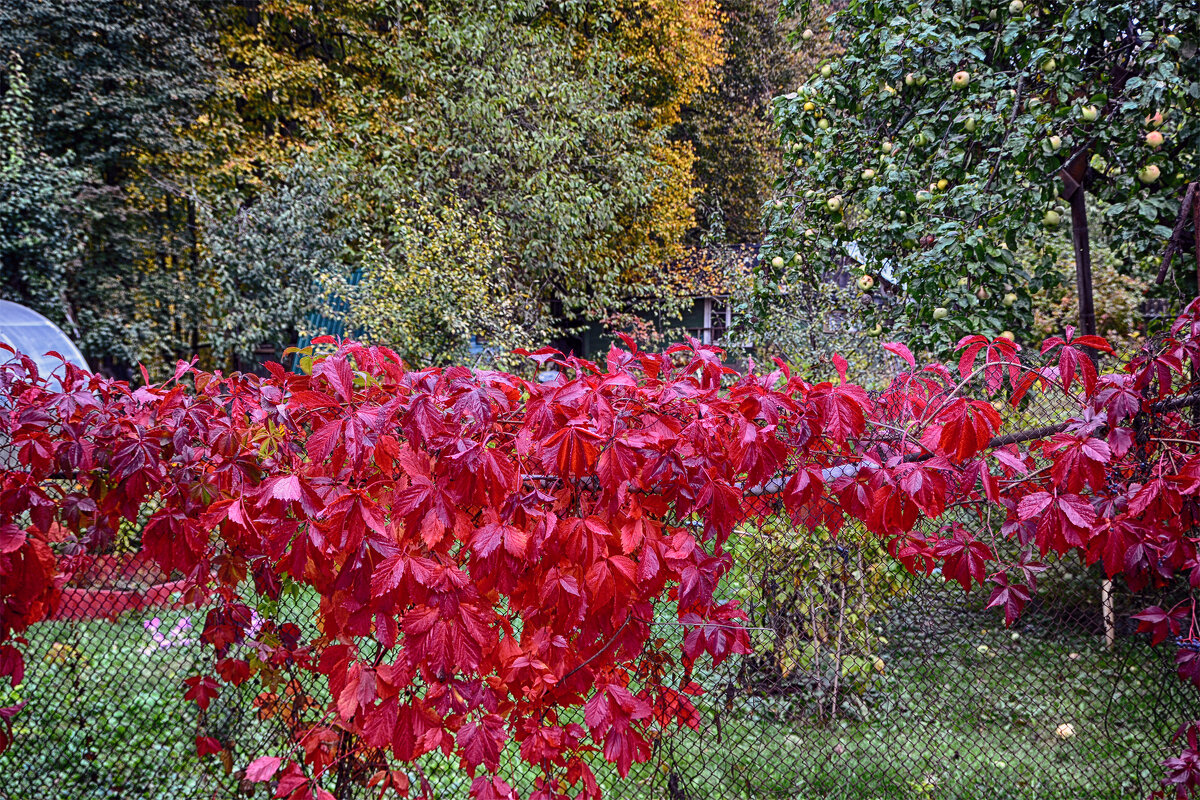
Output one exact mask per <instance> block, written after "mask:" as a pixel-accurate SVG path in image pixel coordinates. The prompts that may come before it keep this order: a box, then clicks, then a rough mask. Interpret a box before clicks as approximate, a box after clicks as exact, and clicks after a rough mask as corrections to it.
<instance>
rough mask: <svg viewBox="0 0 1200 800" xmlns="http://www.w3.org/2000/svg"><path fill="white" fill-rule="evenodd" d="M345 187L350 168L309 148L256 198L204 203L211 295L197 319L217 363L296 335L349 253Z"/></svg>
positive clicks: (279, 347)
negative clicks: (331, 163) (342, 170)
mask: <svg viewBox="0 0 1200 800" xmlns="http://www.w3.org/2000/svg"><path fill="white" fill-rule="evenodd" d="M345 191H346V185H345V176H344V175H342V174H339V173H338V172H336V171H335V170H332V169H329V168H327V166H326V165H324V164H323V163H322V162H321V160H320V158H319V157H317V156H313V157H308V156H305V157H301V158H300V159H298V160H297V161H296V162H295V163H294V164H293V165H291V166H289V167H286V168H284V169H283V170H282V171H281V173H280V174H279V175H278V176H277V177H276V178H274V179H272V180H270V181H268V182H267V184H266V185H265V186H264V187H263V188H262V190H261V191H260V193H259V194H258V196H257V197H256V198H255V199H254V201H253V202H249V203H247V202H243V201H242V199H241V198H240V197H238V196H237V195H236V194H223V195H221V196H219V197H218V198H217V200H216V202H215V203H213V204H211V205H203V206H201V213H200V223H201V225H202V227H203V229H204V231H205V241H206V248H205V252H204V255H203V257H202V261H201V272H202V273H203V275H204V287H205V297H204V305H203V308H202V309H201V310H200V313H199V315H198V318H197V319H196V320H195V323H194V324H195V325H196V326H197V328H199V329H201V330H202V331H203V334H202V336H203V340H204V341H205V342H207V343H208V344H209V346H210V347H211V357H212V359H213V360H214V361H215V362H216V363H218V364H220V363H228V362H230V360H231V359H232V360H234V361H235V362H236V360H237V359H239V358H240V359H247V358H248V357H250V355H251V354H252V353H253V352H254V349H255V348H256V347H258V346H259V345H261V344H263V343H270V344H273V345H275V347H276V352H282V351H283V349H284V348H285V347H288V346H290V345H292V344H293V343H294V342H295V341H296V331H297V328H298V325H299V323H300V320H301V319H302V318H303V317H304V315H305V314H307V313H308V312H309V311H311V310H313V309H314V308H316V307H317V305H318V302H319V298H318V296H317V295H318V293H319V288H318V277H319V276H320V275H321V274H322V273H323V272H327V271H330V270H331V269H335V268H336V267H337V265H339V264H341V263H343V261H344V259H345V258H346V252H345V250H346V248H347V246H348V239H349V237H350V236H351V234H352V231H353V227H352V226H351V225H348V224H347V221H346V220H345V219H343V218H342V216H341V211H342V210H343V209H342V205H341V203H342V197H343V195H344V193H345Z"/></svg>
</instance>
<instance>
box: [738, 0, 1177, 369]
mask: <svg viewBox="0 0 1200 800" xmlns="http://www.w3.org/2000/svg"><path fill="white" fill-rule="evenodd" d="M794 5H795V7H794V9H793V10H794V11H795V12H796V13H797V14H798V15H799V16H800V17H801V19H802V20H804V19H806V20H807V22H806V23H804V22H802V23H801V25H800V26H799V27H800V29H804V25H805V24H807V25H809V26H811V27H817V28H820V27H821V26H823V25H825V24H828V25H829V26H831V28H832V36H833V38H834V40H835V41H837V42H839V43H840V44H841V45H842V47H843V48H844V50H843V51H842V52H841V53H840V54H839V55H838V56H837V57H836V58H833V59H830V60H828V61H826V62H825V63H824V64H822V65H821V66H820V67H819V68H818V71H817V72H816V73H815V74H814V75H812V77H811V78H810V79H808V80H807V81H805V82H804V83H803V84H802V85H800V86H799V87H798V88H797V89H796V91H795V92H792V93H789V94H785V95H783V96H782V97H779V98H776V101H775V113H776V121H777V124H778V128H779V133H780V137H781V141H782V144H783V148H784V150H785V151H786V155H787V158H788V160H789V162H790V163H789V170H788V173H787V175H786V176H785V177H784V178H783V179H781V181H780V183H779V189H780V200H779V201H776V202H775V203H774V204H771V205H769V206H768V214H767V227H768V238H767V241H766V252H765V256H766V257H765V258H764V259H763V260H762V274H761V275H760V280H758V281H756V289H755V297H754V298H752V303H753V304H755V305H756V306H757V307H758V308H759V310H762V309H764V308H766V307H767V305H768V304H771V305H772V306H773V307H774V308H775V309H778V308H779V305H780V303H781V302H782V304H783V305H786V303H787V302H789V298H791V301H794V298H795V297H796V295H797V294H801V293H799V292H796V291H794V290H793V291H790V292H787V293H782V294H781V293H780V292H779V291H778V289H779V287H780V286H781V285H783V286H790V287H799V286H804V285H805V284H808V285H815V284H816V283H817V282H818V281H819V280H820V278H821V276H823V275H828V274H829V273H830V272H831V271H832V270H835V269H837V268H839V267H844V266H845V265H847V264H850V265H851V268H852V271H853V272H855V273H857V275H862V274H867V275H870V276H871V278H872V280H861V281H859V283H858V285H859V286H860V287H867V288H866V289H865V292H866V293H869V294H873V295H878V296H877V297H875V298H873V299H874V300H875V302H868V303H865V304H864V306H865V308H866V309H867V311H866V317H865V325H864V327H863V329H864V330H871V329H873V330H874V331H876V332H879V331H881V330H884V329H886V330H888V331H889V332H890V333H891V334H892V335H896V336H902V337H905V338H906V339H908V340H909V341H910V342H912V343H915V344H918V345H921V346H924V347H929V348H931V349H933V350H935V351H944V350H945V349H946V348H947V346H948V345H951V344H953V343H954V342H955V341H957V340H958V339H959V337H960V336H962V335H963V334H965V333H967V332H977V331H985V332H989V333H991V334H993V335H994V334H996V333H999V332H1001V331H1003V330H1006V329H1008V330H1013V331H1018V332H1020V331H1021V330H1023V329H1025V328H1027V326H1028V324H1029V320H1030V317H1031V295H1032V294H1033V293H1035V292H1036V291H1037V290H1038V289H1039V288H1041V287H1042V286H1044V285H1046V283H1047V281H1053V280H1054V278H1053V277H1052V272H1051V269H1050V267H1051V265H1052V262H1053V258H1054V251H1055V250H1056V249H1063V248H1069V247H1071V243H1070V242H1069V239H1068V232H1069V234H1070V235H1071V236H1072V237H1074V239H1075V241H1074V244H1075V249H1076V256H1077V260H1078V259H1084V264H1083V265H1082V266H1083V267H1084V268H1086V259H1087V254H1088V249H1087V241H1088V229H1087V224H1088V212H1089V208H1090V216H1091V223H1092V225H1093V227H1097V226H1098V227H1099V228H1101V229H1102V231H1103V234H1104V236H1105V238H1106V239H1107V240H1108V241H1109V242H1110V243H1111V244H1112V245H1113V247H1114V248H1115V252H1116V253H1117V254H1118V255H1119V256H1120V257H1121V258H1123V259H1126V260H1133V259H1135V258H1142V257H1145V256H1147V255H1150V254H1153V253H1159V252H1161V251H1162V249H1163V247H1164V245H1165V242H1166V240H1167V238H1168V237H1169V236H1170V234H1171V231H1172V227H1173V226H1174V225H1175V222H1176V219H1177V217H1178V215H1179V212H1180V204H1181V199H1182V197H1183V194H1184V191H1185V189H1186V186H1187V184H1188V183H1189V182H1192V181H1196V180H1198V179H1200V174H1198V173H1200V58H1198V57H1197V42H1198V40H1200V14H1197V11H1196V7H1195V4H1194V2H1192V0H1143V1H1141V2H1125V1H1123V0H1122V1H1121V2H1117V1H1116V0H1073V1H1072V2H1070V3H1066V2H1058V1H1057V0H1045V1H1044V2H1033V1H1032V0H1031V1H1030V2H1023V0H1012V1H1011V2H1007V1H1006V2H1004V3H999V2H994V0H984V2H980V0H925V1H924V2H911V1H910V0H851V2H849V3H847V4H846V6H845V7H844V8H843V9H842V10H840V11H839V12H838V13H836V14H833V15H832V16H830V17H828V18H827V19H828V21H827V22H826V19H825V18H823V17H820V15H817V14H814V13H813V4H812V3H811V2H810V0H795V2H794ZM1077 188H1078V191H1077V192H1076V191H1075V190H1076V189H1077ZM1085 197H1086V198H1087V199H1086V201H1085ZM1018 248H1020V249H1021V250H1022V252H1023V254H1025V253H1033V254H1036V257H1034V258H1032V259H1031V258H1022V259H1018V258H1017V251H1018ZM850 256H855V258H851V257H850ZM1077 266H1079V265H1078V264H1077ZM857 275H856V277H857ZM881 277H882V278H885V279H886V280H881V279H880V278H881ZM759 316H760V318H761V317H762V315H761V314H760V315H759ZM1085 328H1086V323H1085Z"/></svg>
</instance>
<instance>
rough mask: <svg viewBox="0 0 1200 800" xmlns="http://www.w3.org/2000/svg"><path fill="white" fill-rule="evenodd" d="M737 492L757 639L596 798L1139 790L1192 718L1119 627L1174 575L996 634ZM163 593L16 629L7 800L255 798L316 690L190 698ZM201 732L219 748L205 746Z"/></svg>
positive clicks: (431, 769)
mask: <svg viewBox="0 0 1200 800" xmlns="http://www.w3.org/2000/svg"><path fill="white" fill-rule="evenodd" d="M1072 412H1073V407H1072V406H1071V405H1070V403H1069V402H1068V400H1067V398H1065V397H1058V398H1056V397H1053V396H1050V395H1047V396H1044V397H1038V398H1035V399H1033V400H1031V401H1029V402H1028V403H1027V404H1026V405H1025V406H1024V408H1023V411H1022V412H1021V414H1020V415H1019V417H1014V418H1013V419H1011V420H1009V422H1008V427H1007V428H1006V431H1011V430H1015V429H1017V428H1021V427H1030V426H1036V425H1045V424H1053V423H1055V422H1059V421H1062V420H1063V419H1065V418H1066V417H1067V416H1069V415H1070V414H1071V413H1072ZM746 502H747V503H750V504H752V505H753V506H754V508H755V510H756V511H757V512H759V513H758V520H757V521H756V522H755V523H754V524H750V525H747V526H746V527H744V528H743V529H741V530H739V531H738V532H737V533H736V534H735V535H734V537H733V539H732V540H731V542H730V545H729V547H730V549H731V551H732V552H733V555H734V567H733V569H732V570H731V572H730V573H729V574H728V575H726V576H725V578H724V580H723V582H722V584H721V588H720V592H721V593H722V594H723V595H724V596H725V597H727V598H736V599H737V600H739V602H740V603H741V605H742V607H743V608H744V609H745V610H746V611H747V614H748V616H749V621H748V626H749V628H750V633H751V639H752V642H753V645H754V647H753V652H752V653H751V654H749V655H746V656H743V657H735V658H732V659H730V660H728V661H726V662H725V663H723V664H721V665H720V666H719V667H717V668H711V667H710V668H704V667H700V666H698V667H697V669H696V670H695V672H694V673H692V674H691V675H690V676H688V677H689V678H690V679H692V680H694V681H696V682H697V683H698V684H700V686H701V687H702V688H703V689H704V693H703V694H702V695H700V696H698V697H696V698H694V699H695V702H696V706H697V709H698V712H699V719H698V724H697V726H696V727H695V728H694V729H692V728H689V727H681V728H678V729H675V728H672V729H670V730H666V731H663V732H662V734H661V736H660V737H659V738H658V739H657V740H656V742H655V744H654V748H653V753H652V757H651V759H650V760H649V761H648V762H646V763H643V764H636V765H634V768H633V771H632V773H631V774H630V775H629V776H628V777H627V778H625V779H621V778H619V777H618V776H617V774H616V771H615V769H614V768H612V767H611V766H610V765H607V764H605V763H604V762H603V761H602V760H601V759H600V758H599V757H598V754H597V755H596V757H594V758H593V759H592V762H593V764H594V767H595V770H596V773H597V776H598V779H599V780H600V783H601V786H602V788H603V790H604V792H605V795H606V796H607V797H613V798H638V799H642V798H644V799H646V800H650V799H651V798H655V799H657V798H667V799H668V800H699V799H700V798H731V799H733V798H739V799H742V798H744V799H747V800H749V799H751V798H792V797H795V798H846V799H847V800H857V799H859V798H861V800H882V799H885V798H886V799H888V800H890V799H891V798H911V799H912V800H926V799H928V800H933V799H935V798H964V800H965V798H979V797H999V796H1005V797H1008V798H1013V799H1014V800H1025V799H1028V800H1035V799H1036V800H1069V799H1073V798H1089V799H1090V798H1113V799H1114V800H1115V799H1116V798H1131V797H1144V796H1145V795H1146V793H1147V792H1148V791H1150V790H1151V789H1153V788H1155V786H1156V785H1157V781H1158V779H1159V777H1160V771H1159V764H1160V762H1161V760H1162V758H1163V757H1164V756H1165V755H1166V754H1167V752H1168V750H1169V748H1170V745H1171V737H1172V735H1173V734H1174V732H1175V731H1176V730H1177V728H1178V727H1179V726H1180V724H1182V723H1183V722H1185V721H1186V720H1190V719H1194V718H1197V717H1200V707H1198V705H1200V704H1198V703H1197V697H1196V694H1195V692H1194V691H1193V690H1191V689H1189V688H1188V687H1186V686H1185V685H1184V684H1183V683H1181V682H1180V681H1179V680H1178V679H1177V678H1176V676H1175V674H1174V668H1173V664H1172V658H1171V656H1172V652H1171V648H1169V647H1158V648H1153V647H1151V646H1150V645H1149V642H1148V641H1147V639H1146V637H1145V636H1143V635H1139V634H1136V633H1135V628H1136V625H1135V621H1134V620H1132V619H1131V614H1133V613H1136V612H1137V611H1138V610H1140V609H1142V608H1145V607H1146V606H1147V605H1152V604H1161V603H1163V602H1164V597H1163V595H1164V594H1167V593H1169V592H1170V591H1171V590H1170V589H1169V588H1168V589H1163V590H1160V591H1159V592H1158V593H1157V594H1156V595H1142V596H1135V595H1132V594H1131V593H1129V592H1128V591H1127V590H1125V589H1123V588H1122V586H1121V584H1120V583H1119V582H1118V583H1117V584H1116V585H1115V586H1114V587H1113V589H1112V590H1111V592H1109V591H1108V590H1107V589H1106V588H1105V586H1106V584H1105V582H1104V580H1103V576H1102V574H1101V573H1100V572H1099V571H1098V569H1097V568H1096V567H1094V566H1092V567H1088V566H1085V565H1083V564H1081V563H1080V562H1079V561H1078V560H1077V559H1075V558H1064V559H1061V560H1057V561H1053V562H1051V563H1050V564H1049V568H1048V570H1047V572H1046V573H1045V574H1044V575H1042V576H1041V580H1040V590H1039V592H1038V594H1037V595H1035V599H1034V601H1033V603H1032V604H1031V606H1030V607H1029V608H1028V609H1027V610H1026V611H1025V612H1024V614H1023V615H1022V616H1021V617H1020V618H1019V619H1018V620H1017V622H1016V623H1015V624H1014V625H1013V626H1012V627H1005V625H1004V621H1003V617H1002V614H1001V612H1000V611H999V610H998V609H988V608H986V607H985V606H986V600H987V592H986V590H981V589H979V588H978V587H976V588H975V589H974V590H973V591H971V592H964V591H963V590H962V588H961V587H959V586H958V584H957V583H953V582H947V581H946V580H944V579H943V576H941V575H939V574H937V573H936V572H935V573H934V574H932V575H929V576H922V577H914V576H912V575H910V574H909V573H908V572H907V571H905V570H904V569H903V568H902V567H901V566H900V565H899V564H898V562H896V561H895V560H894V559H893V558H892V557H891V556H890V555H889V554H888V553H887V551H886V549H885V548H884V546H883V545H882V544H881V543H880V542H879V541H878V540H877V539H875V538H874V537H873V536H871V535H870V534H869V533H867V532H866V531H865V530H862V529H860V528H857V527H855V526H853V525H850V526H847V527H845V528H843V529H842V530H841V531H839V532H838V533H837V535H836V536H834V535H832V534H831V533H830V532H829V531H827V530H825V529H824V528H822V527H821V526H820V525H818V524H809V521H808V520H795V519H791V518H789V517H788V516H787V514H786V513H785V512H783V511H782V510H781V509H780V508H779V507H778V504H777V503H776V501H775V498H773V497H772V496H770V495H762V496H753V497H747V500H746ZM955 513H957V512H955ZM951 519H952V520H953V521H958V522H960V523H962V524H967V525H972V526H975V528H976V529H978V526H980V525H981V524H986V522H985V521H981V520H980V519H978V518H975V517H972V516H971V515H969V514H967V513H966V512H962V513H961V514H959V515H958V516H955V515H954V514H952V515H951ZM942 522H943V523H944V522H945V520H943V521H942ZM939 524H941V523H939ZM122 536H124V539H123V538H122ZM136 536H137V532H136V530H133V529H131V530H129V531H124V532H123V534H122V535H119V536H118V537H117V538H118V542H117V544H118V549H124V550H126V551H132V550H136V544H137V543H136ZM176 589H177V587H176V586H175V585H174V584H172V582H171V576H166V575H158V574H155V573H154V572H153V571H152V570H150V569H149V568H148V567H146V566H145V565H144V564H141V563H139V562H138V561H137V559H136V557H135V556H132V555H111V556H106V557H103V558H101V559H99V560H98V566H94V567H93V569H91V570H89V571H88V572H87V573H86V574H84V575H80V576H77V577H76V578H74V579H73V581H72V584H71V585H70V586H68V591H67V592H66V593H65V594H64V600H63V604H62V607H61V608H60V609H59V612H58V614H57V618H56V619H53V620H49V621H45V622H42V623H39V624H38V625H36V626H34V628H33V629H32V630H31V631H30V633H29V635H28V643H27V645H25V647H24V649H25V652H26V657H27V664H28V669H27V674H26V677H25V680H24V682H23V683H22V684H21V685H20V686H19V687H17V688H16V689H14V690H12V691H11V692H9V693H8V696H0V701H2V702H0V705H7V704H9V703H10V702H25V703H27V705H26V707H25V708H24V709H23V710H22V712H21V713H20V714H19V715H18V716H17V717H16V718H15V719H14V727H15V734H16V736H15V742H14V744H13V745H12V747H11V748H10V750H9V751H8V752H7V753H5V754H4V755H0V799H2V800H41V799H42V798H62V800H84V799H85V798H87V799H88V800H91V799H92V798H106V799H112V800H116V799H119V800H135V799H136V800H143V799H144V800H167V798H170V800H207V799H208V798H250V797H266V796H269V790H268V789H266V788H265V787H263V786H261V785H257V786H256V785H252V784H246V783H244V782H242V780H241V773H240V772H239V770H240V769H242V768H244V767H245V765H246V764H247V763H248V762H249V761H250V760H252V759H253V758H255V757H257V756H258V755H262V754H266V753H278V752H279V751H280V749H281V748H283V747H284V746H285V743H286V742H287V738H288V728H289V725H290V722H291V719H292V717H293V715H294V712H295V711H296V710H297V708H296V706H297V704H301V703H304V702H306V700H305V697H306V695H311V696H312V698H313V701H314V702H318V703H319V702H322V700H323V698H322V696H321V692H322V691H323V689H322V687H320V686H314V685H311V681H312V678H311V677H309V679H308V680H309V684H305V685H292V684H285V685H280V686H272V687H263V686H260V685H256V684H255V682H254V681H251V682H250V683H248V684H245V685H244V686H242V687H239V688H237V689H230V688H226V689H224V690H223V691H222V693H221V695H220V697H219V698H218V699H217V700H216V701H214V703H213V705H212V706H211V707H210V708H209V709H207V710H206V711H203V712H201V711H199V710H198V709H197V708H196V707H195V705H194V704H192V703H190V702H187V701H185V700H184V698H183V688H182V686H181V682H182V681H183V680H184V679H185V678H186V677H188V676H189V675H193V674H196V673H198V672H202V671H205V670H206V669H207V668H208V666H209V665H210V664H211V654H210V653H209V652H208V651H207V649H206V648H205V647H204V646H202V645H201V644H199V643H198V642H197V632H198V630H199V629H200V628H201V627H202V625H203V619H204V615H205V613H206V610H205V609H204V608H203V607H199V608H197V607H187V606H184V605H182V604H181V603H180V602H179V599H180V598H179V596H178V594H177V593H176ZM1106 596H1107V598H1108V599H1107V601H1106V599H1105V598H1106ZM316 609H317V598H316V596H315V594H310V593H306V591H305V590H303V589H299V588H295V587H293V590H292V591H290V593H289V594H287V595H286V596H285V597H284V598H283V600H281V601H280V602H279V603H278V605H277V607H271V608H269V609H268V612H267V613H271V614H273V615H274V616H277V617H278V618H280V619H281V620H283V619H286V620H289V621H293V622H296V623H298V624H301V625H302V626H303V627H305V629H306V630H307V631H308V632H309V633H312V634H315V632H316V627H315V616H316ZM659 625H660V629H661V635H660V638H661V640H662V641H661V642H660V645H661V647H663V648H665V649H669V648H670V647H671V645H672V644H673V643H674V642H676V641H678V639H679V637H681V636H682V631H681V630H680V628H679V627H678V625H677V624H675V623H674V620H673V619H672V618H671V617H670V615H669V614H668V613H667V612H666V610H665V609H664V615H663V616H662V617H661V619H659ZM683 679H684V675H683V674H682V672H680V674H677V675H670V676H667V679H666V680H667V682H668V684H670V685H679V683H680V682H681V681H682V680H683ZM0 695H3V692H0ZM197 736H213V737H214V738H216V739H218V740H219V741H221V742H222V743H224V744H226V745H228V749H227V750H226V751H224V752H222V753H221V754H219V755H214V756H210V757H208V758H205V759H201V758H198V757H197V755H196V748H195V737H197ZM507 756H508V757H507V758H505V759H504V762H503V764H502V770H501V772H502V774H503V775H504V776H505V777H506V779H508V780H509V782H510V783H512V784H513V785H514V786H515V787H516V788H517V790H518V791H519V792H520V793H521V794H522V796H528V795H529V794H530V793H531V792H532V791H533V789H534V779H535V778H536V772H535V771H533V770H532V769H531V768H529V767H527V766H525V765H523V764H522V763H521V762H520V760H519V759H518V758H517V757H516V753H515V748H512V747H510V750H509V752H508V754H507ZM422 766H423V770H424V774H425V776H426V777H427V778H428V780H429V781H430V784H431V786H432V789H433V794H434V796H436V797H446V798H450V797H465V796H466V795H467V791H468V786H469V780H468V779H467V778H466V776H465V775H464V774H463V773H462V772H461V771H460V770H459V769H458V768H457V763H456V762H454V761H451V760H448V759H443V758H441V757H439V756H436V755H433V756H426V757H425V759H424V761H423V764H422ZM366 774H369V771H363V772H360V773H356V774H350V775H349V776H348V780H345V781H341V782H339V786H338V787H337V791H336V795H337V796H338V798H339V800H350V799H351V798H360V797H361V798H366V797H377V796H378V792H377V791H372V790H371V789H369V788H368V787H366V786H365V785H363V784H364V783H365V781H364V780H362V778H365V776H366Z"/></svg>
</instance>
